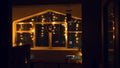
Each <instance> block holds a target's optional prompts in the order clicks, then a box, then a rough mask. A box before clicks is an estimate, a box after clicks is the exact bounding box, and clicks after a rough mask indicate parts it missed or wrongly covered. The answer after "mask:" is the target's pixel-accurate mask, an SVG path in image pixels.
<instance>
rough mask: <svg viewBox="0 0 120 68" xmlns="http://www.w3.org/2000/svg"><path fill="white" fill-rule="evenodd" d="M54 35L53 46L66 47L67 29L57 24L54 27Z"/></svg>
mask: <svg viewBox="0 0 120 68" xmlns="http://www.w3.org/2000/svg"><path fill="white" fill-rule="evenodd" d="M53 28H54V29H53V34H52V46H53V47H65V36H64V31H65V27H64V25H61V24H56V25H54V27H53Z"/></svg>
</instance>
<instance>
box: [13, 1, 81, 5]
mask: <svg viewBox="0 0 120 68" xmlns="http://www.w3.org/2000/svg"><path fill="white" fill-rule="evenodd" d="M75 3H81V0H13V1H12V4H13V5H37V4H38V5H39V4H75Z"/></svg>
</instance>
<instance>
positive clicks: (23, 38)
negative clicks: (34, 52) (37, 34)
mask: <svg viewBox="0 0 120 68" xmlns="http://www.w3.org/2000/svg"><path fill="white" fill-rule="evenodd" d="M32 35H33V34H32V33H17V40H16V43H17V45H19V46H21V45H25V44H30V45H33V40H32ZM31 47H32V46H31Z"/></svg>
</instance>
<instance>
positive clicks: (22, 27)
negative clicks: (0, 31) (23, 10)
mask: <svg viewBox="0 0 120 68" xmlns="http://www.w3.org/2000/svg"><path fill="white" fill-rule="evenodd" d="M16 26H17V30H30V29H31V28H32V27H33V26H32V24H17V25H16Z"/></svg>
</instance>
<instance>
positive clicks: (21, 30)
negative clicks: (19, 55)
mask: <svg viewBox="0 0 120 68" xmlns="http://www.w3.org/2000/svg"><path fill="white" fill-rule="evenodd" d="M49 14H50V15H49V17H47V18H46V16H44V15H41V16H40V18H41V21H40V22H38V23H40V24H41V31H40V32H41V33H40V37H44V36H45V30H46V24H45V22H46V21H48V24H52V25H53V29H52V34H53V35H55V34H57V33H56V32H58V30H57V29H58V27H57V26H56V25H57V24H56V23H57V21H58V19H59V17H57V16H56V14H55V13H52V12H49ZM38 18H39V17H38ZM35 22H36V21H35V19H34V18H31V21H30V22H19V23H17V24H16V25H20V27H19V30H17V31H18V32H19V33H20V36H19V37H20V40H21V41H23V40H25V39H24V37H25V36H24V34H23V33H24V32H25V31H26V32H25V33H27V32H28V33H29V34H30V37H31V40H35V38H34V31H35V30H34V29H33V27H34V24H35ZM49 22H50V23H49ZM51 22H52V23H51ZM62 22H66V23H61V24H58V25H62V26H63V27H64V37H65V38H66V39H67V38H68V34H69V33H72V32H73V34H74V37H75V40H76V41H75V43H76V44H79V40H80V36H79V34H81V33H79V31H80V30H79V28H80V26H81V25H80V21H78V20H74V21H72V22H71V23H72V24H75V26H74V28H75V31H73V30H72V31H68V27H69V26H68V23H67V17H66V16H64V20H63V21H62ZM71 23H69V24H71ZM25 24H26V26H24V25H25ZM28 24H29V25H31V27H28V28H29V30H25V28H27V25H28ZM17 28H18V27H17ZM71 28H73V27H71ZM71 38H72V37H71ZM68 43H69V44H71V45H72V44H73V43H74V41H72V39H71V40H69V41H68ZM23 44H24V43H23V42H19V45H20V46H21V45H23Z"/></svg>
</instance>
